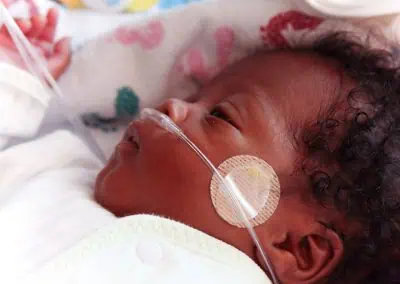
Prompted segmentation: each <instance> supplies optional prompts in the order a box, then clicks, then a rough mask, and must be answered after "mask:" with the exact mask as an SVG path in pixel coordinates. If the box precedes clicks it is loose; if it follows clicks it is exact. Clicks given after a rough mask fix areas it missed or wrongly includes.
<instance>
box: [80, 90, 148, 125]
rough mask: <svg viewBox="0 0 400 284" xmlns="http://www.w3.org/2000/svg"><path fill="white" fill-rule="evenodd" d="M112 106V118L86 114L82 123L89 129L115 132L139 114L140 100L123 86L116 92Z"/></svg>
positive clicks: (97, 114)
mask: <svg viewBox="0 0 400 284" xmlns="http://www.w3.org/2000/svg"><path fill="white" fill-rule="evenodd" d="M114 106H115V114H116V115H115V116H114V117H105V116H102V115H100V114H99V113H87V114H84V115H82V121H83V123H84V124H85V125H86V126H87V127H89V128H96V129H100V130H102V131H104V132H115V131H117V130H118V128H119V126H122V125H125V124H126V122H128V121H130V120H132V119H133V118H134V117H135V116H136V115H137V114H138V113H139V109H140V100H139V97H138V96H137V95H136V94H135V92H134V91H133V90H132V89H131V88H130V87H126V86H124V87H121V88H119V89H118V90H117V96H116V98H115V104H114Z"/></svg>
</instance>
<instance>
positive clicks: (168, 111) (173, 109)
mask: <svg viewBox="0 0 400 284" xmlns="http://www.w3.org/2000/svg"><path fill="white" fill-rule="evenodd" d="M158 110H159V111H161V112H162V113H164V114H165V115H167V116H168V117H169V118H170V119H172V121H173V122H175V123H176V124H179V123H181V122H183V121H184V120H185V119H186V116H187V114H188V110H189V107H188V103H186V102H184V101H181V100H178V99H168V100H166V101H165V102H164V103H163V104H162V105H161V106H160V107H159V108H158Z"/></svg>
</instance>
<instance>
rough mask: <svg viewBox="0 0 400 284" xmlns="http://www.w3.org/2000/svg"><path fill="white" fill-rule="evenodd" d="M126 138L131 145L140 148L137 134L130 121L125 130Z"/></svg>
mask: <svg viewBox="0 0 400 284" xmlns="http://www.w3.org/2000/svg"><path fill="white" fill-rule="evenodd" d="M126 140H127V141H128V142H129V143H130V144H132V145H133V147H134V148H135V149H136V150H137V151H139V149H140V143H139V134H138V132H137V129H136V127H135V125H134V123H132V124H131V125H129V127H128V130H127V131H126Z"/></svg>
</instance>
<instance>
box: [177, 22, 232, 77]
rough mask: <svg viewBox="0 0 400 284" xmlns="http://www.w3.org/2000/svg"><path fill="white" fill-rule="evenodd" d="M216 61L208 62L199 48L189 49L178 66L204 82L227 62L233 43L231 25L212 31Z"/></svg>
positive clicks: (186, 73) (187, 73) (182, 70)
mask: <svg viewBox="0 0 400 284" xmlns="http://www.w3.org/2000/svg"><path fill="white" fill-rule="evenodd" d="M214 41H215V45H216V50H215V53H216V62H215V63H211V62H209V60H208V58H207V55H206V53H205V52H204V51H203V50H201V49H200V48H191V49H189V50H188V51H187V52H186V53H185V54H184V55H183V57H182V61H181V63H180V65H179V66H178V68H179V70H180V71H181V72H183V73H184V74H185V75H189V76H192V78H193V79H194V80H196V81H197V82H199V83H205V82H207V81H208V80H210V79H211V78H212V77H213V76H215V75H216V74H217V73H218V72H219V71H220V70H221V69H223V68H224V67H225V66H226V65H228V63H229V58H230V56H231V54H232V51H233V48H234V44H235V34H234V31H233V29H232V28H231V27H228V26H221V27H219V28H217V29H216V31H215V33H214Z"/></svg>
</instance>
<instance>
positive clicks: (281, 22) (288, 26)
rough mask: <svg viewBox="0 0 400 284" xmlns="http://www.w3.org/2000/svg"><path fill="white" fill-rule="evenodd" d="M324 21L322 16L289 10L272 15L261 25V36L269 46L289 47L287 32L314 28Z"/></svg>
mask: <svg viewBox="0 0 400 284" xmlns="http://www.w3.org/2000/svg"><path fill="white" fill-rule="evenodd" d="M322 21H323V20H322V19H321V18H317V17H313V16H309V15H306V14H303V13H301V12H298V11H287V12H284V13H280V14H278V15H276V16H274V17H272V18H271V20H270V21H269V22H268V24H266V25H264V26H261V27H260V31H261V37H262V40H263V42H264V44H265V45H267V46H269V47H273V48H287V47H289V46H290V42H289V41H288V40H287V37H286V36H285V34H286V35H287V34H288V33H290V32H302V31H306V30H314V29H316V28H317V27H318V26H319V25H320V24H321V23H322Z"/></svg>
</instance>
